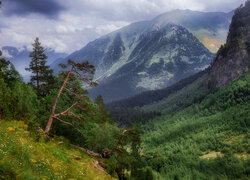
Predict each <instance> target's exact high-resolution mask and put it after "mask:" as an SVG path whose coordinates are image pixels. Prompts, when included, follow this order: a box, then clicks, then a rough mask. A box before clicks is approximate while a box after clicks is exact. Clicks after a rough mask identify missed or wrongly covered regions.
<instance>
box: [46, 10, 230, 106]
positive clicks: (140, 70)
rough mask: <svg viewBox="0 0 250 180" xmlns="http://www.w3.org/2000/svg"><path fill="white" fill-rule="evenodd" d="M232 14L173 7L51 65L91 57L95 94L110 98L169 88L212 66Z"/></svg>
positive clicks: (92, 91)
mask: <svg viewBox="0 0 250 180" xmlns="http://www.w3.org/2000/svg"><path fill="white" fill-rule="evenodd" d="M232 15H233V12H230V13H222V12H196V11H190V10H175V11H171V12H168V13H165V14H162V15H160V16H158V17H156V18H155V19H153V20H150V21H142V22H137V23H133V24H131V25H128V26H126V27H124V28H122V29H120V30H117V31H115V32H112V33H110V34H108V35H106V36H103V37H101V38H99V39H97V40H95V41H93V42H90V43H89V44H87V45H86V46H85V47H84V48H82V49H81V50H79V51H76V52H74V53H72V54H71V55H69V56H68V57H67V58H65V59H64V60H62V59H60V60H58V61H55V62H54V63H52V65H51V66H52V67H53V69H55V70H56V71H59V69H58V66H57V65H58V64H59V63H66V62H67V60H68V59H72V60H75V61H79V62H82V61H89V62H90V63H91V64H93V65H95V67H96V76H95V78H96V80H97V81H98V82H99V86H98V87H96V88H92V89H90V96H91V97H93V98H94V97H95V96H97V95H99V94H101V95H102V96H103V98H104V100H105V101H106V102H110V101H114V100H117V99H121V98H126V97H129V96H132V95H134V94H137V93H140V92H142V91H146V90H155V89H160V88H164V87H167V86H169V85H171V84H173V83H175V82H177V81H179V80H181V79H183V78H186V77H188V76H190V75H193V74H195V73H197V72H199V71H200V70H203V69H204V68H206V67H208V65H209V64H210V63H211V62H212V60H213V58H214V54H213V53H212V52H216V51H217V50H218V48H219V46H221V44H223V43H224V42H225V40H226V36H227V32H228V28H229V25H230V22H231V18H232ZM202 43H203V44H202ZM209 49H210V51H209ZM211 51H212V52H211Z"/></svg>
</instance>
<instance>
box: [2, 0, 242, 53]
mask: <svg viewBox="0 0 250 180" xmlns="http://www.w3.org/2000/svg"><path fill="white" fill-rule="evenodd" d="M244 1H245V0H2V7H1V9H0V47H2V46H6V45H9V46H15V47H22V46H24V45H26V46H28V47H30V44H31V43H32V42H33V40H34V39H35V37H39V38H40V40H41V42H42V44H43V45H44V46H45V47H49V48H53V49H55V50H56V51H57V52H66V53H71V52H73V51H75V50H78V49H80V48H82V47H83V46H84V45H86V44H87V43H88V42H89V41H92V40H94V39H96V38H98V37H100V36H102V35H105V34H107V33H109V32H111V31H114V30H116V29H119V28H121V27H123V26H125V25H128V24H130V23H132V22H136V21H141V20H149V19H152V18H154V17H155V16H157V15H159V14H161V13H164V12H167V11H170V10H174V9H191V10H198V11H223V12H229V11H231V10H233V9H235V8H236V7H238V6H240V4H242V3H244Z"/></svg>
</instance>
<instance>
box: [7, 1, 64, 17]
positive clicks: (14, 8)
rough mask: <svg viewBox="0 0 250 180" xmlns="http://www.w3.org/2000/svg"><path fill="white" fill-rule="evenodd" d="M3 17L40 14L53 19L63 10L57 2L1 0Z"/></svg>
mask: <svg viewBox="0 0 250 180" xmlns="http://www.w3.org/2000/svg"><path fill="white" fill-rule="evenodd" d="M2 4H3V12H4V14H5V15H19V16H20V15H28V14H32V13H37V14H42V15H45V16H47V17H50V18H55V17H57V16H58V14H59V13H60V12H61V11H62V10H64V9H65V7H64V6H63V5H61V4H60V3H59V2H58V1H57V0H3V3H2Z"/></svg>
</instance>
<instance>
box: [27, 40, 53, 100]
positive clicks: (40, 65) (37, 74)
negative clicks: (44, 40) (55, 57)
mask: <svg viewBox="0 0 250 180" xmlns="http://www.w3.org/2000/svg"><path fill="white" fill-rule="evenodd" d="M32 46H33V51H32V52H31V53H30V55H29V56H30V58H31V62H30V65H29V68H26V70H27V71H30V72H32V74H33V76H31V79H30V81H31V83H32V85H33V86H34V88H35V89H36V90H37V95H38V96H41V95H45V94H46V92H47V91H48V87H49V83H52V82H51V79H53V71H52V70H51V69H49V66H47V65H46V62H47V61H46V59H47V56H46V54H45V53H44V51H45V49H44V48H43V47H42V46H41V43H40V42H39V38H38V37H37V38H36V39H35V42H34V44H32Z"/></svg>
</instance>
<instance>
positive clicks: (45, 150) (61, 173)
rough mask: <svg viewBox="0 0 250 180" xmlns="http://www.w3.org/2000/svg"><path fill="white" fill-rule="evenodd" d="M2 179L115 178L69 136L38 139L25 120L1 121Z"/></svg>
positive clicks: (0, 151) (0, 172)
mask: <svg viewBox="0 0 250 180" xmlns="http://www.w3.org/2000/svg"><path fill="white" fill-rule="evenodd" d="M57 139H58V140H57ZM59 142H63V143H59ZM76 156H77V157H80V158H81V160H76V159H75V157H76ZM0 179H27V180H30V179H32V180H33V179H95V180H97V179H100V180H103V179H112V178H111V176H110V175H108V174H107V173H106V172H105V171H104V170H103V169H102V168H100V167H99V166H97V165H96V160H95V159H92V158H89V157H88V156H87V155H85V154H83V153H82V152H79V151H78V150H75V149H73V148H71V147H70V146H69V144H68V143H67V142H66V140H63V139H61V138H55V139H54V140H50V139H48V138H47V137H41V138H40V140H39V141H36V140H35V139H34V138H32V136H31V134H30V132H29V131H27V125H25V124H24V123H23V122H22V121H0Z"/></svg>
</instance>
